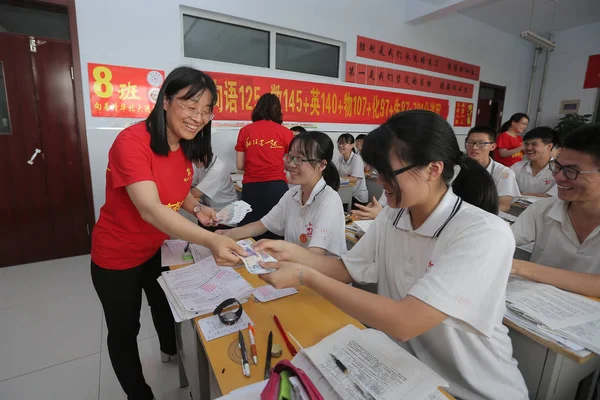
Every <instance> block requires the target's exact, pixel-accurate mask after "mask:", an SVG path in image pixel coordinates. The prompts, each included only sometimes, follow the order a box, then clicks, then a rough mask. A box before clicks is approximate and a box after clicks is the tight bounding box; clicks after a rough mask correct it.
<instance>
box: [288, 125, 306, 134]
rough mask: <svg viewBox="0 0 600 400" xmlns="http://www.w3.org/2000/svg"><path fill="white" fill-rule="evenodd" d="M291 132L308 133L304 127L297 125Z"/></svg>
mask: <svg viewBox="0 0 600 400" xmlns="http://www.w3.org/2000/svg"><path fill="white" fill-rule="evenodd" d="M290 131H293V132H297V133H302V132H306V129H304V127H303V126H300V125H296V126H292V127H291V128H290Z"/></svg>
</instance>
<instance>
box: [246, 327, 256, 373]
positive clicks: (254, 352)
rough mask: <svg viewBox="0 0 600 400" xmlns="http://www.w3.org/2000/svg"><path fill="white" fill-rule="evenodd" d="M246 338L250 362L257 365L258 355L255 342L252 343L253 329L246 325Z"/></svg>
mask: <svg viewBox="0 0 600 400" xmlns="http://www.w3.org/2000/svg"><path fill="white" fill-rule="evenodd" d="M248 337H249V338H250V350H251V351H252V360H253V361H254V364H258V355H257V354H256V342H255V341H254V327H253V326H252V324H251V323H248Z"/></svg>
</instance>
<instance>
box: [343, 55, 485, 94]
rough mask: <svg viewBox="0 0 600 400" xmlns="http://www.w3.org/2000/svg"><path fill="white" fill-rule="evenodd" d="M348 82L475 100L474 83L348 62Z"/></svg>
mask: <svg viewBox="0 0 600 400" xmlns="http://www.w3.org/2000/svg"><path fill="white" fill-rule="evenodd" d="M346 82H352V83H361V84H367V85H374V86H383V87H393V88H396V89H405V90H416V91H420V92H428V93H435V94H443V95H447V96H455V97H465V98H468V99H471V98H473V90H474V85H473V84H472V83H466V82H460V81H455V80H452V79H446V78H438V77H436V76H431V75H427V74H421V73H417V72H408V71H401V70H397V69H393V68H382V67H376V66H373V65H363V64H359V63H355V62H346Z"/></svg>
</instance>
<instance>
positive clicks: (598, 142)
mask: <svg viewBox="0 0 600 400" xmlns="http://www.w3.org/2000/svg"><path fill="white" fill-rule="evenodd" d="M562 142H563V143H562V147H563V148H565V149H571V150H575V151H579V152H581V153H584V154H588V155H590V156H591V157H592V158H593V159H594V161H595V162H596V164H597V165H598V167H600V124H593V125H592V124H588V125H583V126H580V127H579V128H577V129H575V130H573V131H572V132H570V133H568V134H567V136H565V137H564V138H563V141H562Z"/></svg>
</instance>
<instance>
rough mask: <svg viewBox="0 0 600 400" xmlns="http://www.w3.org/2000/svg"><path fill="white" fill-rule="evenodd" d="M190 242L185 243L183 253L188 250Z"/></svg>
mask: <svg viewBox="0 0 600 400" xmlns="http://www.w3.org/2000/svg"><path fill="white" fill-rule="evenodd" d="M190 243H191V242H187V244H186V245H185V248H184V249H183V252H184V253H187V252H188V250H189V249H190Z"/></svg>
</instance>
